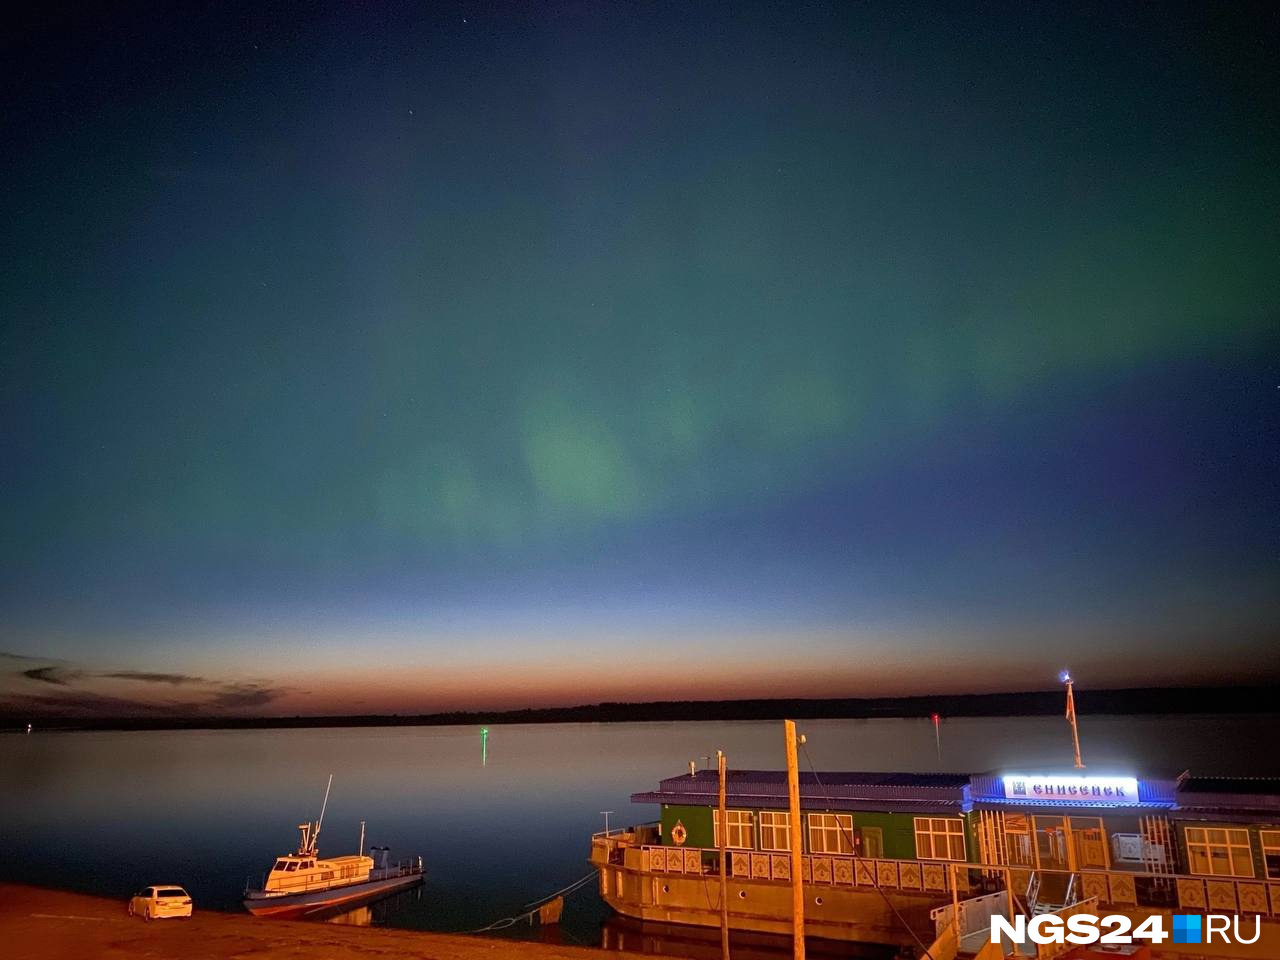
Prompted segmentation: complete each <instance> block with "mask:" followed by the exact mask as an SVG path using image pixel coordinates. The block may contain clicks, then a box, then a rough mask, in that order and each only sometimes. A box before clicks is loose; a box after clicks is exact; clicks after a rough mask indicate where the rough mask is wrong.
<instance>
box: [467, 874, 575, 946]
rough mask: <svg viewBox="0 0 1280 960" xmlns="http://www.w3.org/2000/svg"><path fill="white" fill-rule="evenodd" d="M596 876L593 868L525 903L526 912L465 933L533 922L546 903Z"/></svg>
mask: <svg viewBox="0 0 1280 960" xmlns="http://www.w3.org/2000/svg"><path fill="white" fill-rule="evenodd" d="M595 878H596V872H595V871H594V870H592V871H591V872H590V873H588V874H587V875H586V876H585V877H583V878H582V879H580V880H575V881H573V883H571V884H569V885H568V886H567V887H563V888H562V889H560V890H557V891H556V892H555V893H553V894H550V895H548V896H545V897H542V898H541V899H538V900H532V901H530V902H529V903H526V904H525V912H524V913H519V914H516V915H515V916H514V917H503V918H502V919H501V920H495V921H493V923H491V924H489V925H488V926H487V927H479V928H477V929H475V930H464V931H462V932H463V933H492V932H494V931H495V930H506V929H507V928H508V927H514V926H515V925H516V924H517V923H519V922H520V921H521V920H529V921H530V922H532V920H533V915H534V914H535V913H537V912H538V911H539V910H540V909H541V908H542V907H543V905H544V904H548V903H550V902H551V901H552V900H554V899H555V898H556V897H567V896H569V894H571V893H576V892H577V891H579V890H581V889H582V888H583V887H585V886H586V885H587V884H588V883H590V882H591V881H592V880H594V879H595Z"/></svg>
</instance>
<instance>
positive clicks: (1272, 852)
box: [1258, 830, 1280, 880]
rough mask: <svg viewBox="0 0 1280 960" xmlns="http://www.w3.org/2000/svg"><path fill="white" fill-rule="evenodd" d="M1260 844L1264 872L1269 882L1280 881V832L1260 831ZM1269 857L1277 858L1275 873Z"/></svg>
mask: <svg viewBox="0 0 1280 960" xmlns="http://www.w3.org/2000/svg"><path fill="white" fill-rule="evenodd" d="M1268 838H1270V839H1268ZM1258 843H1259V845H1260V846H1261V847H1262V872H1263V873H1264V874H1265V875H1266V878H1267V879H1268V880H1280V830H1259V831H1258ZM1268 856H1273V857H1275V858H1276V865H1275V870H1274V872H1273V870H1272V867H1271V861H1270V860H1268V859H1267V858H1268Z"/></svg>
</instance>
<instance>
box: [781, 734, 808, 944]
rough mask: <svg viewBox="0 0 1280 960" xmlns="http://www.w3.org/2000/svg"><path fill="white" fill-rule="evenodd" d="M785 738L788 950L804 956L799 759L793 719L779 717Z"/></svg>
mask: <svg viewBox="0 0 1280 960" xmlns="http://www.w3.org/2000/svg"><path fill="white" fill-rule="evenodd" d="M782 728H783V732H784V734H785V735H786V739H787V800H788V803H789V808H790V810H791V814H790V816H791V953H792V957H793V958H794V960H804V879H803V877H802V876H801V870H802V867H801V860H802V846H801V840H800V838H801V832H800V763H799V760H798V759H797V758H796V723H795V721H794V720H783V721H782Z"/></svg>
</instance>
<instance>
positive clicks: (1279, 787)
mask: <svg viewBox="0 0 1280 960" xmlns="http://www.w3.org/2000/svg"><path fill="white" fill-rule="evenodd" d="M1001 776H1002V775H1001V774H999V773H994V772H987V773H980V774H973V775H970V774H964V773H902V772H890V771H832V772H821V773H814V772H813V771H806V772H803V773H801V774H800V776H799V780H800V806H801V807H802V808H803V809H805V810H874V811H884V812H908V811H913V812H916V813H931V812H938V813H956V812H959V811H963V810H970V809H989V810H997V809H1011V808H1017V809H1022V810H1032V809H1036V808H1044V809H1046V810H1069V809H1090V810H1105V811H1110V812H1112V813H1126V812H1130V813H1133V814H1135V815H1137V814H1142V813H1148V812H1151V811H1153V810H1169V811H1178V812H1182V813H1185V814H1187V815H1189V816H1192V817H1201V818H1204V819H1212V818H1213V817H1214V816H1217V817H1219V818H1220V819H1233V818H1240V817H1248V816H1254V817H1255V818H1256V817H1257V816H1258V815H1259V814H1265V815H1268V818H1269V819H1276V820H1280V778H1278V777H1192V776H1189V775H1186V774H1184V775H1182V776H1180V777H1177V778H1171V777H1165V776H1160V777H1145V778H1143V777H1140V778H1137V780H1138V796H1137V798H1136V799H1133V800H1128V801H1121V802H1119V803H1107V802H1105V801H1093V800H1090V801H1089V802H1087V803H1080V802H1077V801H1073V800H1068V799H1044V800H1037V799H1032V798H1027V799H1022V798H1008V797H1002V796H1001V795H1000V793H1001V791H1002V790H1003V784H1002V782H1001ZM725 796H726V800H727V801H729V802H731V803H734V804H735V805H738V806H751V807H759V808H764V809H770V808H773V809H785V808H786V807H787V805H788V803H787V801H788V798H787V774H786V771H784V770H729V771H726V773H725ZM718 800H719V777H718V774H717V772H716V771H715V770H697V771H695V772H694V773H693V774H682V775H680V776H677V777H667V778H666V779H664V780H662V781H661V782H660V783H659V784H658V789H657V790H652V791H644V792H641V793H636V794H632V797H631V801H632V802H633V803H663V804H689V805H693V806H715V805H716V803H717V802H718Z"/></svg>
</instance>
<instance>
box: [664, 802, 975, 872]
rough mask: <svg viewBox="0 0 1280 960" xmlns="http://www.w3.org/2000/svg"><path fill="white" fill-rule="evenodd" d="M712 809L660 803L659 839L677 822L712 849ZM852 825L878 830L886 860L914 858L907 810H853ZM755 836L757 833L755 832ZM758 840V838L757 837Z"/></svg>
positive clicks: (971, 834) (971, 848) (667, 837)
mask: <svg viewBox="0 0 1280 960" xmlns="http://www.w3.org/2000/svg"><path fill="white" fill-rule="evenodd" d="M731 809H734V810H741V809H744V808H742V807H736V806H735V807H732V808H731ZM752 812H753V813H755V814H756V815H757V821H756V822H757V823H759V819H758V817H759V813H760V809H759V808H752ZM811 812H812V813H820V812H822V811H817V810H814V811H809V810H806V811H805V813H806V814H808V813H811ZM833 812H839V813H847V812H849V811H833ZM712 814H713V808H711V807H701V806H683V805H679V804H663V805H662V815H661V822H662V842H663V843H664V844H666V845H667V846H674V843H673V841H672V839H671V831H672V829H673V828H674V827H675V825H676V824H677V823H681V824H683V825H684V828H685V830H686V831H687V832H688V838H687V839H686V840H685V842H684V846H686V847H705V848H713V847H715V845H716V837H715V821H714V820H713V818H712ZM852 816H853V825H854V826H855V827H857V828H872V829H878V830H879V831H880V834H881V837H882V838H883V840H884V855H885V857H887V858H888V859H890V860H914V859H915V857H916V826H915V815H914V814H910V813H872V812H864V811H853V812H852ZM961 819H962V820H963V821H964V825H965V826H964V831H965V846H966V849H967V852H968V857H969V860H970V861H975V862H976V861H977V859H978V842H977V837H976V834H975V829H974V822H973V817H962V818H961ZM757 837H758V835H757ZM757 842H758V840H757ZM804 846H805V852H808V849H809V836H808V831H807V830H806V831H805V836H804Z"/></svg>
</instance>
